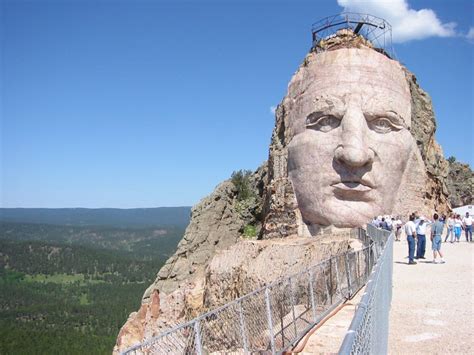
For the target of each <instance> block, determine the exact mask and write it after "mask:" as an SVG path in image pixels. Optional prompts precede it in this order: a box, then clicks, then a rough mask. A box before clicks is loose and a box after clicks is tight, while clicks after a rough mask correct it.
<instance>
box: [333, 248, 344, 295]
mask: <svg viewBox="0 0 474 355" xmlns="http://www.w3.org/2000/svg"><path fill="white" fill-rule="evenodd" d="M337 259H338V257H337V256H336V257H335V261H336V291H339V294H340V295H341V297H343V296H342V290H341V280H340V279H339V267H338V266H337V262H338V260H337Z"/></svg>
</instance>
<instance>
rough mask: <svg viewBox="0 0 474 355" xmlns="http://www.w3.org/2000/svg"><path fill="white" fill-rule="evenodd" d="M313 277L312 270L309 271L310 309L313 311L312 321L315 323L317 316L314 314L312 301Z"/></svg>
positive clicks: (314, 304)
mask: <svg viewBox="0 0 474 355" xmlns="http://www.w3.org/2000/svg"><path fill="white" fill-rule="evenodd" d="M313 277H314V275H313V270H312V269H311V270H310V271H309V295H310V297H311V308H312V309H313V319H314V321H315V322H316V319H317V318H316V317H317V314H316V303H315V301H314V290H313Z"/></svg>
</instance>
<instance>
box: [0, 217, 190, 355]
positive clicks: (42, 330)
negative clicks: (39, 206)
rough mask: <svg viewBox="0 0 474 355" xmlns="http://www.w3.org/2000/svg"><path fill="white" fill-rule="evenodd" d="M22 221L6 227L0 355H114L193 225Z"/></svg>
mask: <svg viewBox="0 0 474 355" xmlns="http://www.w3.org/2000/svg"><path fill="white" fill-rule="evenodd" d="M3 210H4V209H3ZM30 217H31V218H30V219H32V220H36V219H37V218H38V217H37V216H30ZM27 219H28V218H27ZM30 219H28V220H30ZM139 219H140V218H137V219H136V220H139ZM22 222H24V221H20V222H18V223H17V222H5V221H4V222H0V354H110V353H111V351H112V348H113V345H114V343H115V339H116V337H117V334H118V331H119V330H120V327H121V326H122V325H123V324H124V323H125V321H126V319H127V317H128V315H129V314H130V313H131V312H133V311H135V310H136V309H137V308H138V307H139V306H140V299H141V296H142V295H143V292H144V291H145V289H146V287H147V286H148V285H149V284H151V283H152V282H153V280H154V279H155V277H156V273H157V272H158V270H159V269H160V268H161V266H162V265H163V264H164V262H165V261H166V259H167V258H168V257H169V256H170V255H171V254H172V253H174V251H175V250H176V246H177V244H178V242H179V241H180V239H181V238H182V235H183V233H184V228H185V226H186V224H187V222H186V223H181V222H180V223H181V224H178V225H172V224H171V225H148V224H147V223H145V224H144V225H139V224H136V225H133V227H130V226H128V227H124V226H123V225H127V224H128V223H129V222H130V220H128V221H125V222H126V223H125V222H124V223H122V225H120V226H116V225H113V226H108V225H98V226H93V225H79V226H77V225H60V224H46V223H40V224H35V223H22Z"/></svg>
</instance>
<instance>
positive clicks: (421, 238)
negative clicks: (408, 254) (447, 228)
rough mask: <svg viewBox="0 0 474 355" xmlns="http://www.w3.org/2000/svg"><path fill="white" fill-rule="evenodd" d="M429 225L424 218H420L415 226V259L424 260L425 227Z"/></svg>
mask: <svg viewBox="0 0 474 355" xmlns="http://www.w3.org/2000/svg"><path fill="white" fill-rule="evenodd" d="M429 224H431V222H430V221H427V220H426V218H425V217H423V216H421V217H420V218H419V219H418V221H417V223H416V224H415V225H416V240H417V242H416V256H415V259H425V251H426V227H427V226H428V225H429Z"/></svg>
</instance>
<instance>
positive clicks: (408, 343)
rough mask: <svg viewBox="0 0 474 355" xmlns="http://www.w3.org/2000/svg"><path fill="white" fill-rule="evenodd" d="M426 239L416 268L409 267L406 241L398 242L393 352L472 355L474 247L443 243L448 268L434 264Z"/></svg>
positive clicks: (391, 335) (391, 334) (391, 332)
mask: <svg viewBox="0 0 474 355" xmlns="http://www.w3.org/2000/svg"><path fill="white" fill-rule="evenodd" d="M443 238H444V237H443ZM427 239H428V240H427V243H426V244H427V245H426V249H427V250H426V255H425V257H426V259H425V260H417V262H418V264H417V265H407V260H408V259H407V258H406V257H407V255H408V246H407V242H406V240H403V239H402V241H401V242H394V250H393V253H394V256H393V261H394V266H393V298H392V308H391V310H390V328H389V337H388V338H389V339H388V348H389V353H391V354H422V353H425V354H428V353H429V354H448V353H450V354H473V353H474V294H473V289H474V271H473V268H474V243H466V242H465V241H461V242H460V243H454V244H451V243H449V242H448V243H443V244H442V247H441V252H442V253H444V259H445V260H446V263H445V264H433V263H432V260H433V253H432V251H431V242H430V241H429V238H427ZM462 239H464V235H463V236H462ZM443 240H444V239H443Z"/></svg>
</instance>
